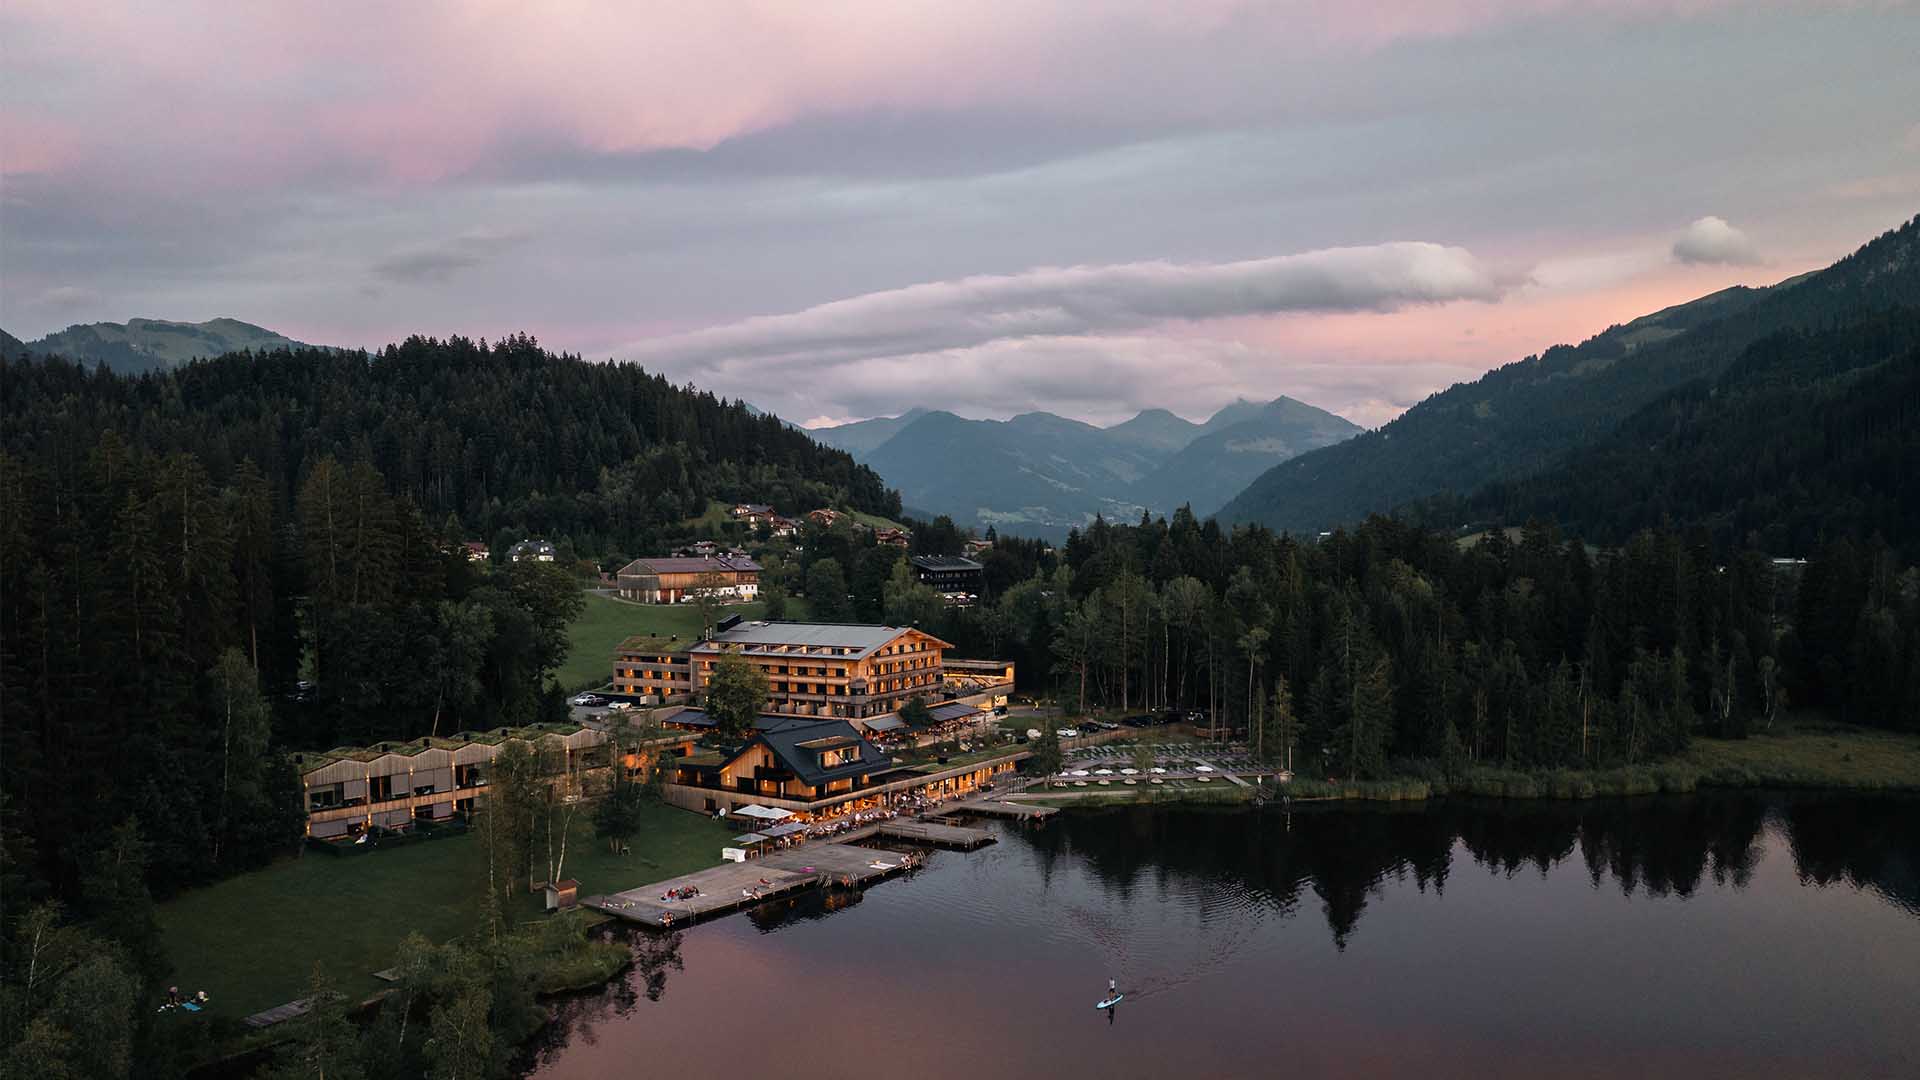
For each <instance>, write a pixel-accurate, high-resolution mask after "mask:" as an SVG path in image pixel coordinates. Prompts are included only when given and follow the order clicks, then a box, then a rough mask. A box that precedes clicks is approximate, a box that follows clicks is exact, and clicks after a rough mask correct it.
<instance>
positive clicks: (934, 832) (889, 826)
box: [877, 818, 994, 851]
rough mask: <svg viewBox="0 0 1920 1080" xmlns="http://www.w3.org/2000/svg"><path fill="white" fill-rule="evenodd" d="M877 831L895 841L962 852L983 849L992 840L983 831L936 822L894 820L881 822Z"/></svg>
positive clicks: (990, 834) (989, 834)
mask: <svg viewBox="0 0 1920 1080" xmlns="http://www.w3.org/2000/svg"><path fill="white" fill-rule="evenodd" d="M877 829H878V832H879V834H880V835H881V836H887V837H892V838H894V839H896V840H917V841H919V842H920V843H923V844H938V845H940V846H941V847H956V848H959V849H960V850H962V851H972V850H973V849H974V848H977V847H985V846H986V845H988V844H991V843H993V840H994V837H993V834H992V833H990V832H988V831H987V830H985V829H969V828H967V827H965V826H962V825H946V824H943V823H941V822H937V821H912V820H908V819H905V818H896V819H894V820H892V821H883V822H881V823H880V824H879V825H878V826H877Z"/></svg>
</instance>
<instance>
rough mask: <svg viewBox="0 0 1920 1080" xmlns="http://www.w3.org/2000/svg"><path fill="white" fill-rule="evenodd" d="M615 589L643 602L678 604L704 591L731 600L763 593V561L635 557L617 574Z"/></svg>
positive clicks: (726, 557) (732, 557)
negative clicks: (761, 565)
mask: <svg viewBox="0 0 1920 1080" xmlns="http://www.w3.org/2000/svg"><path fill="white" fill-rule="evenodd" d="M614 582H615V588H617V589H618V590H619V592H620V595H621V596H623V597H625V598H627V599H628V600H637V601H639V602H641V603H643V604H678V603H681V602H682V601H686V600H691V599H693V598H694V597H695V596H697V595H699V593H700V591H701V590H703V589H704V590H707V591H708V592H709V593H710V594H711V595H714V596H719V597H724V598H726V599H729V600H751V599H753V598H754V597H756V596H758V595H760V564H759V563H757V562H754V561H753V560H752V559H749V558H747V557H746V556H745V555H737V554H733V553H728V554H725V555H699V556H691V557H681V556H670V557H666V558H657V559H635V560H633V561H632V562H630V563H628V564H627V565H625V566H623V567H621V568H620V572H619V573H618V574H616V575H615V576H614Z"/></svg>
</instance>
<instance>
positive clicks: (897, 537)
mask: <svg viewBox="0 0 1920 1080" xmlns="http://www.w3.org/2000/svg"><path fill="white" fill-rule="evenodd" d="M873 542H874V543H876V544H884V545H886V546H887V547H897V548H907V547H910V546H912V544H913V534H912V533H910V532H908V531H907V530H905V529H875V530H873Z"/></svg>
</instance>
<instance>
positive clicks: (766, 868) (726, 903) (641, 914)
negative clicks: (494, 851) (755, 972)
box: [580, 840, 910, 928]
mask: <svg viewBox="0 0 1920 1080" xmlns="http://www.w3.org/2000/svg"><path fill="white" fill-rule="evenodd" d="M908 865H910V860H909V859H908V857H907V856H905V855H902V854H900V853H899V852H894V851H884V850H881V849H878V848H864V847H854V846H852V845H850V844H833V843H825V842H822V841H817V840H816V841H813V842H811V843H808V844H804V845H802V846H800V847H797V848H789V849H788V850H786V851H778V852H773V853H771V854H768V855H763V856H761V857H759V858H757V859H749V860H747V861H746V862H743V863H733V862H729V863H721V864H720V865H719V866H713V867H709V868H707V869H705V870H696V871H694V872H693V873H691V874H682V875H680V876H679V877H677V878H669V879H668V880H666V881H657V882H654V883H653V884H651V885H642V886H640V887H639V888H637V889H628V890H627V891H625V892H619V893H613V894H612V895H609V896H589V897H586V898H585V899H583V900H581V901H580V903H581V905H582V906H583V907H588V908H592V909H593V910H595V911H600V912H604V913H606V914H608V915H612V916H615V917H616V918H620V919H625V920H626V921H628V922H635V923H639V924H641V925H643V926H651V927H656V928H665V927H674V926H686V925H690V924H692V923H695V922H699V921H700V920H702V919H706V918H711V917H713V916H715V915H722V914H725V913H727V912H730V911H737V910H739V909H741V908H746V907H752V906H754V905H755V904H759V903H762V902H764V901H767V900H772V899H775V898H777V897H782V896H791V895H793V894H795V893H799V892H804V891H806V890H808V889H815V888H820V887H822V886H827V885H834V886H839V887H842V888H851V887H855V886H859V885H864V884H866V883H867V882H870V881H877V880H879V879H881V878H884V877H887V876H889V875H892V874H897V873H899V872H901V871H902V870H905V869H906V868H907V866H908ZM689 886H691V887H693V888H696V889H698V890H699V893H698V895H696V896H691V897H687V898H685V899H662V897H663V896H665V895H666V894H667V893H669V892H671V891H674V890H679V889H685V888H687V887H689Z"/></svg>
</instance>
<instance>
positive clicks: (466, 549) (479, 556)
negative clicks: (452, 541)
mask: <svg viewBox="0 0 1920 1080" xmlns="http://www.w3.org/2000/svg"><path fill="white" fill-rule="evenodd" d="M459 553H460V554H462V555H465V556H466V557H467V561H468V562H476V563H482V562H486V561H487V560H488V559H489V558H491V557H492V553H491V552H489V551H488V550H487V545H485V544H483V543H481V542H480V541H478V540H468V541H466V542H465V543H463V544H461V545H460V552H459Z"/></svg>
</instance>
